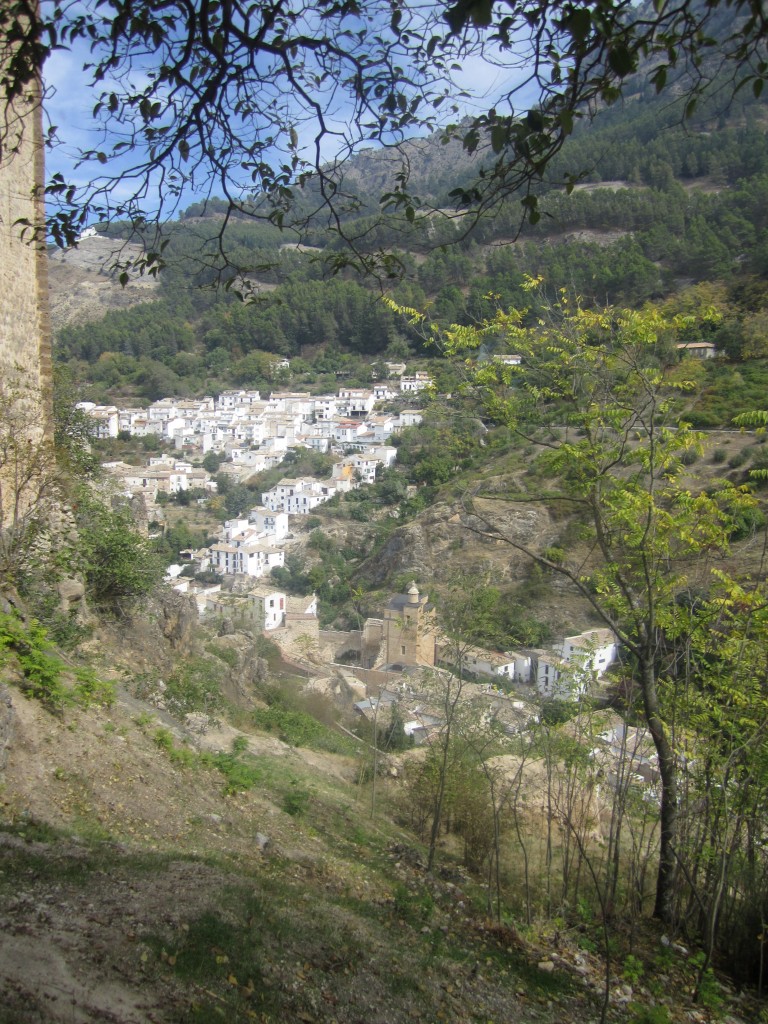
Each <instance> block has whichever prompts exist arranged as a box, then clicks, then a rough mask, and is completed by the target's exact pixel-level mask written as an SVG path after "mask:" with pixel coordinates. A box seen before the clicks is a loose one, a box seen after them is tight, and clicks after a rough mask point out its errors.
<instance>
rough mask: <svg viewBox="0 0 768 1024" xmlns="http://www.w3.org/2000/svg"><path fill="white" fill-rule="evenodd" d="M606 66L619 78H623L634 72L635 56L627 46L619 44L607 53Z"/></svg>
mask: <svg viewBox="0 0 768 1024" xmlns="http://www.w3.org/2000/svg"><path fill="white" fill-rule="evenodd" d="M608 66H609V67H610V69H611V71H613V72H614V73H615V74H617V75H618V76H619V78H624V77H625V76H626V75H628V74H629V73H630V72H632V71H634V70H635V67H636V58H635V55H634V54H633V53H632V52H631V50H630V49H629V48H628V47H627V46H625V45H624V44H623V43H619V45H618V46H614V47H612V48H611V49H610V50H609V51H608Z"/></svg>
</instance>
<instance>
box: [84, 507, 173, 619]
mask: <svg viewBox="0 0 768 1024" xmlns="http://www.w3.org/2000/svg"><path fill="white" fill-rule="evenodd" d="M76 516H77V526H78V532H79V538H80V552H81V557H82V560H83V570H84V575H85V581H86V586H87V588H88V592H89V595H90V597H91V599H92V600H93V601H94V603H95V604H97V605H101V606H102V607H106V608H109V609H111V610H112V611H118V610H120V608H121V607H122V605H124V603H125V602H129V601H131V600H133V599H135V598H138V597H143V596H144V595H146V594H149V593H151V592H152V591H153V590H154V589H155V588H156V587H157V586H159V584H160V582H161V581H162V579H163V576H164V574H165V566H164V563H163V559H162V558H161V557H160V556H159V555H158V554H157V553H156V552H155V551H154V550H153V549H152V545H151V543H150V542H149V541H148V540H147V539H146V538H145V537H142V536H141V534H139V533H138V532H137V530H136V528H135V525H134V521H133V514H132V512H131V509H130V506H129V505H128V503H127V502H125V501H120V502H118V503H117V504H116V505H115V506H108V505H106V504H104V503H103V502H102V501H100V499H99V498H98V497H97V495H96V494H94V493H93V492H92V491H90V490H88V489H86V488H83V489H82V490H81V493H80V494H79V496H78V501H77V503H76Z"/></svg>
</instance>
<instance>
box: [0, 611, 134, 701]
mask: <svg viewBox="0 0 768 1024" xmlns="http://www.w3.org/2000/svg"><path fill="white" fill-rule="evenodd" d="M11 658H15V660H16V663H17V665H18V667H19V669H20V672H21V681H20V682H19V688H20V689H21V690H22V692H24V693H27V694H28V695H29V696H31V697H34V698H35V699H36V700H39V701H40V703H41V704H43V705H44V706H45V707H47V708H48V709H49V710H50V711H54V712H61V711H63V710H64V709H65V708H66V707H73V706H75V707H91V706H92V705H95V704H106V705H109V704H112V702H113V701H114V699H115V692H114V686H113V685H112V684H111V683H107V682H104V681H103V680H101V679H99V678H98V676H97V675H96V674H95V673H94V672H93V671H92V670H91V669H88V668H71V667H70V666H69V665H66V664H65V663H64V662H63V661H62V660H61V659H60V658H58V657H56V655H55V654H54V653H53V652H52V644H51V641H50V639H49V637H48V634H47V632H46V630H45V629H44V628H43V627H42V626H41V625H40V623H39V622H37V621H35V620H34V619H32V620H30V621H29V622H28V623H26V624H25V623H23V622H22V621H21V619H20V618H19V617H18V616H17V615H8V614H5V613H0V665H2V664H4V663H6V662H7V661H9V660H10V659H11Z"/></svg>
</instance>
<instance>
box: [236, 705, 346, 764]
mask: <svg viewBox="0 0 768 1024" xmlns="http://www.w3.org/2000/svg"><path fill="white" fill-rule="evenodd" d="M251 722H252V724H253V725H254V726H256V728H258V729H262V730H263V731H265V732H271V733H276V734H277V736H278V738H279V739H281V740H282V741H283V743H289V744H290V745H291V746H292V747H308V748H309V749H310V750H322V751H325V752H326V753H330V754H342V755H347V756H354V755H355V754H356V753H357V744H356V743H355V742H354V740H351V739H350V738H349V737H347V736H344V735H342V734H341V733H338V732H336V731H335V730H333V729H331V728H329V727H328V726H327V725H323V723H322V722H318V720H317V719H316V718H313V717H312V715H310V714H308V713H307V712H306V711H291V710H288V709H287V708H282V707H278V706H275V705H273V706H272V707H269V708H259V709H257V710H256V711H254V712H253V715H252V717H251Z"/></svg>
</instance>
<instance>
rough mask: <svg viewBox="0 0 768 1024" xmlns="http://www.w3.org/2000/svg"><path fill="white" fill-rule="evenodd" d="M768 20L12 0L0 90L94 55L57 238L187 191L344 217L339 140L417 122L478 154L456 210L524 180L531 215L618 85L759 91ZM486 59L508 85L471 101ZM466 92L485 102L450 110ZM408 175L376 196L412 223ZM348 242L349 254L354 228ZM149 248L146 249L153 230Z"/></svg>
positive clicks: (749, 0)
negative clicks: (539, 193) (541, 190)
mask: <svg viewBox="0 0 768 1024" xmlns="http://www.w3.org/2000/svg"><path fill="white" fill-rule="evenodd" d="M764 29H765V16H764V12H763V8H762V5H761V3H760V2H759V0H720V2H716V0H709V2H706V3H700V2H697V0H663V2H661V3H655V4H653V5H651V4H646V5H643V6H641V7H637V6H636V5H635V4H634V3H633V2H632V0H621V2H619V3H613V2H610V3H609V2H607V0H595V2H590V3H587V4H583V5H578V4H573V3H570V2H565V0H557V2H555V3H545V2H534V3H519V2H517V0H507V2H496V3H494V2H493V0H459V2H457V3H455V4H446V3H443V2H435V0H432V2H428V3H425V4H408V3H405V4H404V3H401V2H399V0H341V2H337V0H321V2H320V3H318V4H309V3H307V2H306V0H284V2H275V3H272V2H262V0H259V2H257V3H254V4H249V3H242V2H240V0H231V2H228V3H223V4H222V3H219V2H218V0H196V2H194V3H183V2H180V0H87V2H85V3H80V2H77V3H75V2H66V3H62V4H57V5H53V6H45V7H43V8H42V12H41V11H40V9H39V8H38V5H37V3H36V2H33V0H14V2H11V3H9V4H6V5H5V6H4V8H3V11H2V14H1V15H0V38H2V41H3V43H4V51H3V52H4V59H3V60H2V64H1V65H0V66H1V67H2V73H1V77H0V89H2V92H3V93H4V95H5V97H6V109H7V110H8V109H9V105H10V104H13V103H14V101H15V100H16V99H17V98H18V97H19V96H21V95H24V94H26V92H27V91H28V89H29V87H30V84H31V83H32V82H33V81H34V80H35V79H36V78H37V76H38V75H39V74H40V71H41V68H42V67H43V65H44V62H45V60H46V58H47V57H48V56H50V55H51V54H52V53H53V52H54V51H56V50H58V49H61V48H72V49H74V50H76V51H79V50H80V48H81V47H85V46H87V48H88V50H89V52H90V55H91V56H90V57H89V58H88V60H87V63H86V64H85V68H84V70H85V71H86V73H87V76H88V79H89V81H90V84H91V86H92V87H93V89H94V98H95V106H94V111H93V116H94V120H95V122H96V124H97V125H98V126H99V127H100V129H101V131H102V135H101V139H102V142H101V143H100V144H98V145H96V146H94V147H93V148H91V149H89V150H87V151H85V152H83V153H82V154H81V158H82V161H83V162H84V163H85V165H86V166H88V167H92V168H96V171H94V172H92V173H88V174H86V177H90V181H89V182H88V184H86V185H85V186H84V187H79V186H77V185H74V184H72V183H70V182H67V181H66V180H65V179H64V177H63V176H61V175H56V176H55V177H54V180H53V181H52V182H51V183H49V186H48V196H49V200H50V201H51V202H58V203H59V204H60V208H59V210H58V212H56V213H55V214H53V215H52V217H51V220H50V224H49V230H50V231H51V232H52V234H53V235H54V237H55V238H56V240H57V241H59V242H61V243H71V242H72V241H73V240H74V238H75V237H76V235H77V233H78V231H79V230H80V229H81V228H82V226H83V225H85V224H86V223H88V222H89V221H92V220H94V219H95V218H98V219H102V220H108V221H109V220H113V219H128V220H130V221H132V222H133V223H134V224H137V223H143V222H144V221H145V218H146V217H147V216H149V215H151V216H152V218H153V219H154V218H156V219H159V220H162V219H163V217H164V216H166V215H167V214H168V213H169V212H172V210H173V209H174V208H175V206H176V205H177V204H178V202H179V200H180V197H181V196H182V195H188V194H189V192H190V190H192V191H196V192H198V193H199V194H200V195H202V196H204V197H205V196H209V197H210V196H211V195H212V193H213V192H214V190H215V191H216V192H220V193H221V194H222V195H223V196H224V199H225V203H224V210H225V219H227V218H228V217H229V216H230V215H231V214H232V213H233V212H236V211H239V212H241V213H246V214H255V215H257V216H260V217H264V218H268V219H270V220H271V221H272V222H273V223H275V224H276V225H278V226H283V225H284V224H287V223H288V222H289V221H290V219H291V218H290V217H289V212H291V216H293V214H294V213H295V214H296V216H297V220H298V222H302V223H303V222H306V220H307V218H308V217H311V216H312V215H317V214H321V215H322V216H323V218H324V219H326V220H328V222H329V223H330V225H331V226H332V227H333V228H334V229H335V230H337V231H339V232H340V233H341V234H344V233H345V231H344V225H343V217H344V215H345V214H346V213H348V212H350V211H354V210H357V209H359V208H360V207H361V205H362V203H363V200H362V198H361V195H360V193H359V192H356V191H355V189H354V188H352V187H350V185H349V183H348V182H347V180H345V175H344V165H345V163H346V161H347V159H348V157H349V156H350V155H352V154H354V153H356V152H359V150H360V149H361V148H365V147H369V146H371V145H374V146H375V145H380V144H383V145H386V146H397V145H398V144H399V143H401V142H403V141H404V140H405V139H407V138H408V137H410V136H413V135H414V134H419V133H421V134H423V133H424V132H430V131H441V132H443V133H444V137H445V140H446V141H450V140H457V141H458V142H459V143H460V144H461V146H462V147H463V149H464V150H466V151H467V152H468V153H470V154H475V155H476V156H477V157H478V160H477V165H476V168H477V173H476V175H475V180H474V181H473V182H471V183H469V184H468V185H466V186H463V187H461V188H458V189H457V190H456V191H455V192H454V194H453V195H452V201H453V202H454V204H455V205H456V206H457V207H458V208H466V207H470V208H472V209H475V210H483V209H488V208H489V207H493V206H494V205H495V204H496V203H498V201H499V200H500V199H501V198H503V197H504V196H506V195H509V194H510V193H517V194H518V195H519V197H520V198H521V201H522V204H523V208H524V210H526V211H527V212H528V214H529V215H530V216H531V219H534V220H535V219H536V217H537V211H536V205H537V198H536V195H535V194H534V192H533V191H532V185H534V184H535V183H536V182H537V181H539V180H541V179H542V177H543V176H544V174H545V172H546V170H547V167H548V166H549V164H550V162H551V161H552V159H553V157H554V156H555V155H556V154H557V153H558V151H559V150H560V148H561V147H562V145H563V142H564V140H565V139H566V138H567V137H568V136H569V135H570V134H571V133H572V131H573V129H574V126H575V124H576V122H577V121H579V120H580V119H584V118H585V117H588V116H589V114H590V112H592V111H594V110H595V109H596V107H597V106H603V105H605V104H610V103H612V102H614V101H615V100H616V99H618V98H619V97H620V96H621V95H622V92H623V91H625V89H626V87H627V84H628V83H630V82H631V83H632V87H633V88H634V87H635V86H636V85H637V84H638V81H640V82H647V83H649V84H650V85H651V86H652V87H653V88H654V89H655V90H656V91H661V90H662V89H664V88H665V87H667V85H668V84H671V83H672V82H673V80H676V87H677V88H678V90H679V89H680V88H682V90H683V91H684V92H685V93H686V94H687V96H688V99H689V102H688V104H687V107H686V114H690V113H692V111H693V107H694V105H695V102H696V99H697V96H698V95H699V94H700V93H702V92H703V91H705V90H706V88H707V86H708V85H709V84H710V83H711V82H712V81H713V79H715V78H716V77H718V76H719V80H720V81H721V82H722V81H723V80H725V81H726V82H727V91H728V94H729V95H730V94H732V92H733V91H734V90H736V89H739V88H741V87H743V86H745V85H746V86H749V87H751V88H752V89H753V91H754V93H755V94H756V95H758V94H759V92H760V91H761V89H762V86H763V82H764V79H765V75H766V71H767V70H768V65H767V64H766V62H765V59H764V56H763V49H762V41H763V36H764ZM468 67H472V68H477V69H478V72H479V73H478V74H477V75H473V76H472V77H473V79H474V80H475V81H476V82H477V85H476V86H473V85H469V86H467V80H468V78H469V76H468V75H462V68H468ZM489 69H496V70H497V71H498V77H499V79H500V80H501V81H502V82H503V85H502V86H501V88H500V89H499V90H498V95H497V96H496V97H495V99H494V103H493V105H492V106H491V107H490V109H487V110H483V109H482V108H483V106H484V105H485V104H486V103H487V89H486V84H485V81H486V75H485V71H487V70H489ZM682 75H686V76H687V77H686V78H685V79H682V77H681V76H682ZM634 76H639V79H635V77H634ZM681 82H682V84H681ZM484 101H485V102H484ZM473 107H474V109H475V110H477V109H478V108H479V109H481V110H482V112H481V113H479V114H475V115H474V116H473V117H470V118H469V119H466V118H465V119H463V118H462V115H463V114H464V113H465V112H466V110H468V109H472V108H473ZM6 124H7V119H6ZM7 137H8V136H7V132H6V135H5V136H4V141H7ZM576 170H577V171H578V170H579V169H576ZM408 177H409V175H408V167H407V158H406V157H403V159H399V158H398V159H396V160H395V161H394V162H393V164H392V182H391V185H390V187H389V188H388V189H387V191H385V192H384V193H383V194H382V195H381V196H380V197H379V204H380V205H381V206H383V207H384V208H389V209H395V210H399V211H401V212H402V213H403V214H404V216H405V218H406V220H407V221H413V220H414V219H415V217H416V213H417V211H418V209H419V208H420V206H421V205H422V204H421V203H420V200H419V198H418V196H416V195H414V194H412V191H411V189H410V188H409V183H408ZM573 180H574V176H573V174H568V173H566V174H565V175H564V178H563V180H562V183H564V184H568V185H569V186H572V184H573ZM118 186H119V188H118ZM347 241H348V242H350V243H351V244H352V247H353V249H354V250H356V251H357V253H358V255H359V256H362V248H361V246H360V245H359V244H358V243H359V242H360V239H350V238H348V239H347ZM146 261H147V262H146V266H148V268H149V269H150V270H151V269H153V268H156V267H157V266H158V265H159V263H160V262H161V261H162V249H161V247H160V246H159V245H158V247H156V248H155V249H154V250H151V251H150V252H149V253H148V255H147V257H146Z"/></svg>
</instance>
